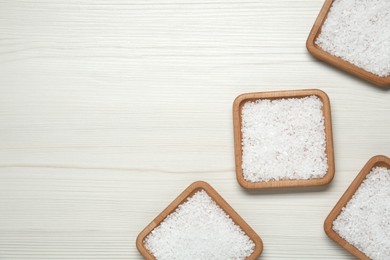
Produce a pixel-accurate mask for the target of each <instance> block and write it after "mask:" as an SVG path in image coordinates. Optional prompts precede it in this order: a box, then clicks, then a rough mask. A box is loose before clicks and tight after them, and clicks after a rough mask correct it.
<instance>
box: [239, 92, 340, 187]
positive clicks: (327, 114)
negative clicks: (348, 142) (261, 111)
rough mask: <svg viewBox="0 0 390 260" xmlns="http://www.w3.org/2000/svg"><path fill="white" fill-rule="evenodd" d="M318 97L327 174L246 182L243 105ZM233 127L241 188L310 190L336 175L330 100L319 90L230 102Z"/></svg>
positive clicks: (244, 96) (246, 97)
mask: <svg viewBox="0 0 390 260" xmlns="http://www.w3.org/2000/svg"><path fill="white" fill-rule="evenodd" d="M313 95H314V96H317V97H318V98H320V99H321V101H322V103H323V106H322V111H323V114H324V125H325V138H326V148H325V149H326V151H325V152H326V155H327V159H328V171H327V173H326V174H325V175H324V177H322V178H315V179H307V180H272V181H261V182H250V181H247V180H245V178H244V175H243V171H242V143H241V141H242V133H241V110H242V106H243V104H244V103H246V102H248V101H251V100H252V101H253V100H258V99H286V98H304V97H308V96H313ZM233 128H234V155H235V164H236V178H237V181H238V183H239V184H240V185H241V187H243V188H245V189H265V188H286V187H309V186H322V185H326V184H328V183H330V182H331V181H332V179H333V177H334V174H335V163H334V149H333V133H332V117H331V109H330V101H329V97H328V95H327V94H326V93H325V92H324V91H322V90H319V89H303V90H282V91H270V92H254V93H245V94H241V95H239V96H238V97H237V98H236V99H235V100H234V102H233Z"/></svg>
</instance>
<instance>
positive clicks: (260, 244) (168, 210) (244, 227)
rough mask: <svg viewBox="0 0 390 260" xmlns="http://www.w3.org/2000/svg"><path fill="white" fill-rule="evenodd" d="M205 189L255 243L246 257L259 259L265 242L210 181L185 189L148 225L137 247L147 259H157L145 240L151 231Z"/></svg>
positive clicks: (193, 184)
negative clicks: (146, 245)
mask: <svg viewBox="0 0 390 260" xmlns="http://www.w3.org/2000/svg"><path fill="white" fill-rule="evenodd" d="M200 190H204V191H205V192H206V193H207V195H209V196H210V197H211V199H212V200H214V201H215V203H216V204H217V205H218V206H219V207H220V208H221V209H223V210H224V211H225V213H226V214H227V215H228V216H230V218H231V219H232V220H233V222H234V223H235V224H236V225H238V226H239V227H240V228H241V229H242V230H243V231H244V232H245V234H246V235H247V236H248V237H249V238H250V239H251V240H252V241H253V243H254V244H255V249H254V251H253V253H252V254H251V255H250V256H249V257H247V258H246V259H257V257H259V256H260V254H261V252H262V251H263V242H262V240H261V239H260V237H259V236H258V235H257V234H256V232H255V231H254V230H253V229H252V228H251V227H250V226H249V225H248V224H247V223H246V222H245V221H244V220H243V219H242V218H241V217H240V215H238V213H237V212H236V211H235V210H234V209H233V208H232V207H231V206H230V205H229V204H228V203H227V202H226V201H225V200H224V199H223V198H222V197H221V195H219V194H218V193H217V191H216V190H214V189H213V188H212V187H211V186H210V185H209V184H208V183H206V182H203V181H197V182H194V183H192V184H191V185H190V186H189V187H188V188H187V189H185V190H184V191H183V192H182V193H181V194H180V195H179V196H178V197H177V198H176V199H175V200H174V201H173V202H172V203H171V204H169V206H168V207H167V208H166V209H164V210H163V212H161V213H160V215H158V216H157V217H156V218H155V219H154V220H153V221H152V222H151V223H150V224H149V225H147V226H146V227H145V228H144V230H142V231H141V233H140V234H139V235H138V237H137V241H136V244H137V249H138V251H139V252H140V253H141V255H142V256H143V257H144V258H145V259H155V257H154V256H153V255H152V253H151V252H149V251H148V250H147V249H146V247H145V245H144V240H145V238H146V237H147V236H148V235H149V233H150V232H151V231H152V230H153V229H155V228H156V227H157V226H158V225H160V223H161V222H162V221H163V220H164V219H165V218H166V217H167V216H168V215H169V214H171V213H173V212H174V211H175V210H176V208H177V207H178V206H179V205H180V204H182V203H184V202H186V201H187V199H188V198H189V197H192V196H193V195H194V194H195V193H196V192H197V191H200Z"/></svg>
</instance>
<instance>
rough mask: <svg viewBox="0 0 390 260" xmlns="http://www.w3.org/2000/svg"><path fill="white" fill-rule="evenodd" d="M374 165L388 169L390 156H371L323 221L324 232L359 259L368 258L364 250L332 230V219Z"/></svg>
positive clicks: (336, 215) (389, 167)
mask: <svg viewBox="0 0 390 260" xmlns="http://www.w3.org/2000/svg"><path fill="white" fill-rule="evenodd" d="M375 167H385V168H388V169H390V158H388V157H386V156H382V155H377V156H374V157H372V158H371V159H370V160H369V161H368V162H367V163H366V165H364V167H363V169H362V170H361V171H360V172H359V174H358V175H357V176H356V178H355V179H354V180H353V182H352V183H351V185H350V186H349V187H348V189H347V190H346V191H345V193H344V194H343V196H341V198H340V200H339V201H338V202H337V204H336V206H335V207H334V208H333V209H332V211H331V212H330V214H329V215H328V217H327V218H326V220H325V222H324V229H325V232H326V234H327V235H328V236H329V237H330V238H331V239H333V240H334V241H336V242H337V243H338V244H340V246H342V247H343V248H345V250H347V251H348V252H350V253H351V254H353V255H354V256H356V257H357V258H359V259H367V260H368V259H370V258H369V257H367V256H366V255H365V254H364V252H362V251H360V250H359V249H357V248H356V247H355V246H353V245H351V244H350V243H348V242H347V241H346V240H345V239H343V238H342V237H341V236H340V235H339V234H338V233H337V232H335V231H334V230H333V221H334V220H335V219H336V218H337V217H338V215H340V213H341V210H342V209H343V207H345V206H346V205H347V203H348V202H349V200H350V199H351V198H352V196H353V195H354V194H355V192H356V191H357V190H358V189H359V187H360V185H361V184H362V182H363V181H364V180H365V179H366V176H367V174H369V173H370V172H371V170H372V169H373V168H375Z"/></svg>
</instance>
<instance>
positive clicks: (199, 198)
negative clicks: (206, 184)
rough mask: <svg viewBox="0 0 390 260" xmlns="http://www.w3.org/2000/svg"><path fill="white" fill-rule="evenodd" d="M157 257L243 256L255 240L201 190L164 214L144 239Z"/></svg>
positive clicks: (248, 254) (250, 252) (218, 257)
mask: <svg viewBox="0 0 390 260" xmlns="http://www.w3.org/2000/svg"><path fill="white" fill-rule="evenodd" d="M144 244H145V247H146V248H147V249H148V250H149V251H150V252H151V253H152V254H153V255H154V256H155V257H156V259H162V260H165V259H169V260H171V259H199V260H201V259H205V260H206V259H245V258H246V257H248V256H250V255H251V254H252V253H253V251H254V248H255V244H254V242H253V241H252V240H251V239H250V238H249V237H248V236H247V235H246V234H245V233H244V231H243V230H242V229H241V228H240V227H239V226H238V225H236V224H235V223H234V222H233V221H232V219H231V218H230V217H229V216H228V215H227V214H226V213H225V212H224V211H223V209H221V208H220V207H219V206H218V205H217V204H216V203H215V202H214V201H213V200H212V199H211V197H210V196H209V195H207V193H206V192H205V191H204V190H200V191H198V192H196V193H195V194H194V195H193V196H192V197H190V198H189V199H188V200H187V201H186V202H184V203H182V204H180V205H179V207H178V208H177V209H176V210H175V211H174V212H173V213H171V214H170V215H169V216H167V217H166V218H165V219H164V221H163V222H161V223H160V225H159V226H157V227H156V228H155V229H153V230H152V231H151V233H150V234H149V235H148V236H147V237H146V238H145V240H144Z"/></svg>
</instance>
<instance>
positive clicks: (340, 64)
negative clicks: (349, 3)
mask: <svg viewBox="0 0 390 260" xmlns="http://www.w3.org/2000/svg"><path fill="white" fill-rule="evenodd" d="M334 2H335V1H334V0H326V1H325V3H324V5H323V7H322V9H321V11H320V13H319V15H318V17H317V19H316V21H315V23H314V25H313V27H312V29H311V32H310V34H309V37H308V39H307V41H306V47H307V49H308V51H309V53H310V54H311V55H313V56H314V57H315V58H317V59H319V60H322V61H324V62H326V63H328V64H330V65H332V66H334V67H336V68H339V69H341V70H344V71H346V72H347V73H350V74H352V75H355V76H357V77H359V78H362V79H364V80H366V81H369V82H370V83H373V84H375V85H378V86H382V87H385V86H390V76H378V75H377V74H374V73H372V72H369V71H367V70H366V69H363V68H361V67H358V66H356V65H354V64H352V63H350V62H348V61H346V60H344V59H343V58H340V57H337V56H335V55H332V54H330V53H329V52H327V51H325V50H323V49H322V48H321V47H320V46H319V45H318V44H317V43H316V40H317V38H318V36H319V35H320V34H321V28H322V27H323V25H324V23H325V21H326V19H327V17H328V14H329V11H330V10H331V7H332V5H333V3H334ZM385 26H386V25H385ZM386 30H388V28H383V31H386ZM340 33H344V32H340Z"/></svg>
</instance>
